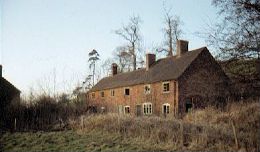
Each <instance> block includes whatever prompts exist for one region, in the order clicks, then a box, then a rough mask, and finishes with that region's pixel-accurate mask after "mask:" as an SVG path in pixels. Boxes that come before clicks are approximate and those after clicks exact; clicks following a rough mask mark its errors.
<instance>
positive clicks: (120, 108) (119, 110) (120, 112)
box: [118, 105, 124, 115]
mask: <svg viewBox="0 0 260 152" xmlns="http://www.w3.org/2000/svg"><path fill="white" fill-rule="evenodd" d="M118 113H119V114H120V115H121V114H123V113H124V111H123V106H122V105H119V106H118Z"/></svg>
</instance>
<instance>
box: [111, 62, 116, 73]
mask: <svg viewBox="0 0 260 152" xmlns="http://www.w3.org/2000/svg"><path fill="white" fill-rule="evenodd" d="M116 74H117V64H116V63H112V76H114V75H116Z"/></svg>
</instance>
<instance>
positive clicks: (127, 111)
mask: <svg viewBox="0 0 260 152" xmlns="http://www.w3.org/2000/svg"><path fill="white" fill-rule="evenodd" d="M124 113H125V114H129V113H130V106H125V107H124Z"/></svg>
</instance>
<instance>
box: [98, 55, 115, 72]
mask: <svg viewBox="0 0 260 152" xmlns="http://www.w3.org/2000/svg"><path fill="white" fill-rule="evenodd" d="M114 62H115V61H114V60H113V59H112V58H108V59H106V60H105V61H103V62H102V64H101V68H102V75H103V76H109V75H110V73H111V65H112V63H114Z"/></svg>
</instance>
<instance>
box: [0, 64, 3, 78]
mask: <svg viewBox="0 0 260 152" xmlns="http://www.w3.org/2000/svg"><path fill="white" fill-rule="evenodd" d="M2 69H3V67H2V65H1V64H0V78H2Z"/></svg>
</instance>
